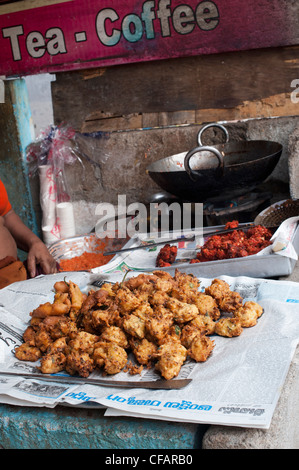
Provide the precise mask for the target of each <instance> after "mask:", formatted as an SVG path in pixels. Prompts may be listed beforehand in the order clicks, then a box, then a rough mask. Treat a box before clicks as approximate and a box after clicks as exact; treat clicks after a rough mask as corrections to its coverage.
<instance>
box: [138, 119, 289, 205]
mask: <svg viewBox="0 0 299 470" xmlns="http://www.w3.org/2000/svg"><path fill="white" fill-rule="evenodd" d="M209 127H219V128H220V129H222V130H223V132H224V133H225V136H226V142H225V143H224V144H217V145H213V146H203V145H202V141H201V136H202V134H203V132H204V131H205V130H206V129H208V128H209ZM281 153H282V145H281V144H280V143H278V142H272V141H267V140H250V141H243V142H238V141H235V142H229V135H228V131H227V129H226V128H225V127H224V126H222V125H221V124H208V125H207V126H204V127H203V128H202V129H201V130H200V132H199V133H198V146H197V147H195V148H194V149H192V150H190V151H189V152H182V153H180V154H177V155H172V156H170V157H166V158H163V159H162V160H158V161H157V162H155V163H152V164H151V165H150V166H149V167H148V168H147V172H148V174H149V175H150V176H151V178H152V179H153V180H154V181H155V182H156V183H157V184H158V185H159V186H160V187H161V188H162V189H164V190H165V191H167V192H169V193H171V194H173V195H175V196H178V197H179V198H180V199H182V200H185V201H191V202H204V201H206V200H207V199H210V198H212V197H219V196H221V197H223V198H227V197H229V198H231V197H235V196H239V195H241V194H245V193H247V192H250V191H252V190H253V189H254V188H255V187H256V186H257V185H259V184H260V183H262V182H263V181H265V179H266V178H267V177H268V176H269V175H270V174H271V173H272V171H273V170H274V168H275V166H276V165H277V163H278V161H279V158H280V156H281Z"/></svg>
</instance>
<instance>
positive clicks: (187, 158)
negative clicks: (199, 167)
mask: <svg viewBox="0 0 299 470" xmlns="http://www.w3.org/2000/svg"><path fill="white" fill-rule="evenodd" d="M204 150H207V151H209V152H212V153H214V155H216V157H217V158H218V162H219V165H218V167H217V168H216V169H215V171H218V170H219V169H221V170H222V172H223V167H224V159H223V155H222V153H221V152H219V150H218V149H215V148H214V147H210V146H208V145H206V146H201V147H195V148H194V149H192V150H189V152H188V153H187V154H186V156H185V158H184V167H185V170H186V172H187V173H188V175H189V178H190V179H191V180H192V181H196V179H197V178H198V173H197V171H195V170H192V168H190V163H189V162H190V158H191V157H193V155H194V154H195V153H199V152H202V151H204Z"/></svg>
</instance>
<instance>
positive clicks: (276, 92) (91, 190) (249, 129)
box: [52, 46, 299, 228]
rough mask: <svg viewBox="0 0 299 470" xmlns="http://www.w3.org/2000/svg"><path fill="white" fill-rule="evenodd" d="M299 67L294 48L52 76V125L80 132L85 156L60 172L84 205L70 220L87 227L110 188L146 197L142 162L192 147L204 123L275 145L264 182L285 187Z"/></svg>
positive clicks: (148, 189)
mask: <svg viewBox="0 0 299 470" xmlns="http://www.w3.org/2000/svg"><path fill="white" fill-rule="evenodd" d="M298 66H299V64H298V47H296V46H294V47H282V48H274V49H260V50H253V51H243V52H232V53H227V54H215V55H209V56H200V57H191V58H190V57H189V58H180V59H170V60H164V61H156V62H145V63H139V64H128V65H122V66H115V67H109V68H100V69H99V68H98V69H93V70H86V71H77V72H66V73H58V74H57V75H56V81H55V82H52V98H53V110H54V122H55V123H56V124H61V123H63V122H64V123H68V124H70V125H72V126H73V127H74V129H75V130H76V131H78V132H79V133H81V134H80V137H79V141H80V148H81V150H82V151H83V153H84V157H83V159H82V161H83V164H84V172H82V166H81V164H80V163H79V162H77V163H76V164H75V165H74V166H72V167H69V168H68V170H67V176H68V180H69V182H70V184H69V186H70V187H71V188H72V197H73V199H74V201H77V202H78V201H83V203H84V208H85V209H84V211H82V204H79V209H78V214H77V217H79V218H80V221H82V217H85V218H87V219H88V220H89V221H90V222H88V221H85V220H84V222H82V223H81V222H80V223H79V225H80V227H81V228H83V227H84V228H86V227H88V224H89V225H90V226H91V227H92V224H93V220H91V219H92V217H91V215H90V213H94V206H93V205H96V204H97V203H98V202H111V203H113V204H117V196H118V194H126V195H127V202H128V204H129V203H131V202H134V201H139V202H147V201H149V200H150V198H151V196H152V195H153V194H154V193H157V192H159V191H160V188H159V187H157V185H156V184H155V183H153V181H152V180H151V179H150V177H149V176H148V175H147V173H146V168H147V166H148V165H149V164H150V163H151V162H154V161H156V160H159V159H160V158H163V157H166V156H169V155H172V154H176V153H179V152H182V151H185V150H189V149H191V148H193V147H194V146H195V145H196V142H197V139H196V137H197V133H198V130H199V129H200V127H201V126H202V125H203V123H206V122H216V121H229V122H228V124H227V126H228V129H229V132H230V135H231V140H234V139H267V140H275V141H278V142H281V143H282V144H283V146H284V151H283V155H282V157H281V159H280V162H279V164H278V166H277V168H276V170H275V171H274V173H273V174H272V175H271V178H270V181H271V180H272V181H273V182H275V186H274V190H276V189H275V188H277V182H278V186H279V185H281V187H282V189H281V192H283V191H285V190H287V191H288V184H289V171H288V157H289V153H288V138H289V135H290V134H291V133H292V132H293V130H294V128H295V126H296V124H298V115H299V113H298V107H299V105H298V103H295V102H293V101H292V100H291V93H292V91H293V89H292V88H291V83H292V81H293V80H295V79H297V77H298ZM207 137H208V136H207ZM215 138H216V139H218V138H220V136H219V137H217V136H216V137H215V136H214V139H215ZM214 142H215V140H214ZM87 208H88V211H87ZM83 213H85V214H87V213H88V215H85V216H84V215H83Z"/></svg>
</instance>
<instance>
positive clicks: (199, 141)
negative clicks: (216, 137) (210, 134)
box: [197, 122, 229, 147]
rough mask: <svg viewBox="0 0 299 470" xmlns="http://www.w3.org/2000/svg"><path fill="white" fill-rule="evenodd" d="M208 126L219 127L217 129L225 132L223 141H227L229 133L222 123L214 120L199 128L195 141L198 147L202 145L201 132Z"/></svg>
mask: <svg viewBox="0 0 299 470" xmlns="http://www.w3.org/2000/svg"><path fill="white" fill-rule="evenodd" d="M209 127H219V129H221V130H222V131H223V132H224V134H225V143H227V142H228V141H229V134H228V130H227V129H226V127H224V126H223V125H222V124H218V123H216V122H214V123H212V124H207V125H206V126H204V127H202V128H201V129H200V131H199V133H198V135H197V142H198V145H199V146H200V147H201V146H202V141H201V137H202V134H203V133H204V131H205V130H206V129H208V128H209Z"/></svg>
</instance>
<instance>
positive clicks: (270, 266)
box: [125, 224, 299, 279]
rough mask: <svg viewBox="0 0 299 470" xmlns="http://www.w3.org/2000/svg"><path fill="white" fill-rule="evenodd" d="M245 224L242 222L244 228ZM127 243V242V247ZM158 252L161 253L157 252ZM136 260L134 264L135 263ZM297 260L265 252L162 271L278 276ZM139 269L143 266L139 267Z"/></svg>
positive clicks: (298, 246) (298, 236)
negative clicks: (263, 253) (177, 270)
mask: <svg viewBox="0 0 299 470" xmlns="http://www.w3.org/2000/svg"><path fill="white" fill-rule="evenodd" d="M243 225H246V224H239V228H240V229H241V228H242V226H243ZM224 227H225V226H224V225H223V226H214V227H207V228H204V229H203V236H204V234H205V232H207V231H209V232H210V231H211V230H213V229H215V230H219V229H224ZM292 244H293V246H294V248H295V250H296V252H297V253H298V252H299V226H298V227H297V229H296V231H295V233H294V236H293V239H292ZM126 246H127V245H125V247H126ZM157 254H158V252H157ZM133 256H134V255H133V252H131V256H130V263H129V259H126V260H125V262H126V263H127V264H129V268H131V269H133V270H134V258H133ZM132 261H133V263H132ZM296 262H297V261H296V260H294V259H291V258H287V257H285V256H281V255H278V254H274V253H273V254H265V255H251V256H246V257H244V258H233V259H224V260H217V261H205V262H203V263H194V264H190V263H189V262H182V263H174V264H173V265H172V266H169V267H163V268H160V269H163V271H167V272H169V273H170V274H171V275H174V273H175V270H176V269H179V270H180V271H182V272H185V273H188V274H193V275H195V276H197V277H206V278H215V277H217V276H221V275H227V276H248V277H254V278H272V279H274V278H277V277H280V276H288V275H290V274H291V273H292V272H293V270H294V268H295V265H296ZM156 269H159V268H157V267H155V266H152V267H151V268H150V267H148V266H147V267H146V269H145V270H146V271H154V270H156ZM138 271H140V267H139V269H138Z"/></svg>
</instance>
